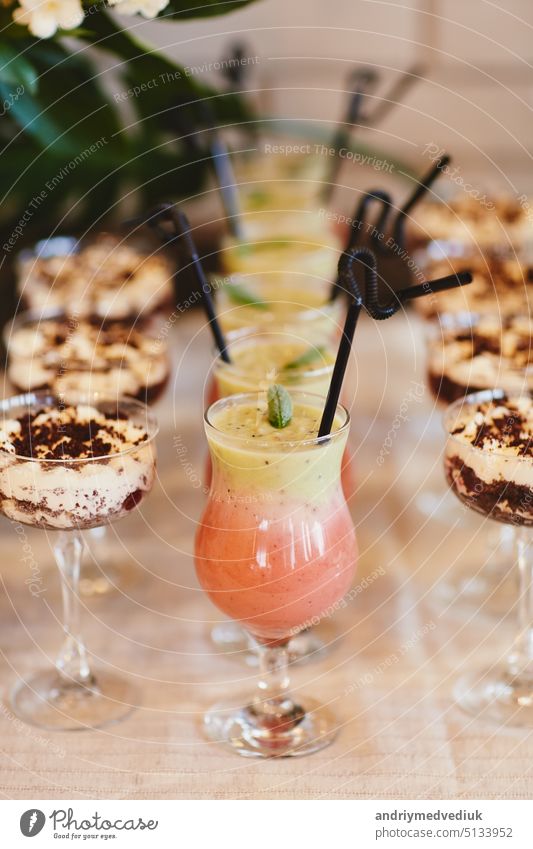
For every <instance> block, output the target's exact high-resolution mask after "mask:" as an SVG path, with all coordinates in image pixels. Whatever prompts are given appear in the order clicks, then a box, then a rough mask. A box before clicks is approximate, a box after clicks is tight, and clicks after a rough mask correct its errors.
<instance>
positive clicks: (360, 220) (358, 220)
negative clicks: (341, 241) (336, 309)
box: [329, 189, 392, 303]
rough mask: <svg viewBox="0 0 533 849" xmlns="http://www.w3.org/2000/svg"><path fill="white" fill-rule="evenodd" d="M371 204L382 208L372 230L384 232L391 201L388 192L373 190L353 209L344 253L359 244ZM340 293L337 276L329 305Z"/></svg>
mask: <svg viewBox="0 0 533 849" xmlns="http://www.w3.org/2000/svg"><path fill="white" fill-rule="evenodd" d="M373 203H379V204H380V205H381V206H382V210H381V213H380V215H379V218H378V219H377V221H376V224H375V227H374V230H375V231H376V233H382V232H384V230H385V224H386V221H387V218H388V215H389V212H390V209H391V204H392V199H391V196H390V195H389V194H388V192H382V191H381V190H380V189H375V190H374V191H371V192H366V194H364V195H363V197H362V198H361V199H360V200H359V201H358V203H357V206H356V207H355V212H354V214H353V217H352V223H351V225H350V234H349V236H348V243H347V245H346V248H345V249H344V250H345V253H346V252H347V251H350V250H352V249H353V248H356V247H357V245H358V244H359V241H360V239H361V236H362V234H363V230H364V227H365V226H366V224H367V213H368V210H369V208H370V206H371V205H372V204H373ZM341 292H342V285H341V282H340V278H339V276H338V275H337V278H336V279H335V280H334V281H333V283H332V284H331V291H330V296H329V300H330V303H331V302H333V301H335V300H336V298H338V296H339V295H340V293H341Z"/></svg>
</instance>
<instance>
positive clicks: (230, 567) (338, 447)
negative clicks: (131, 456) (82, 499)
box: [195, 392, 357, 757]
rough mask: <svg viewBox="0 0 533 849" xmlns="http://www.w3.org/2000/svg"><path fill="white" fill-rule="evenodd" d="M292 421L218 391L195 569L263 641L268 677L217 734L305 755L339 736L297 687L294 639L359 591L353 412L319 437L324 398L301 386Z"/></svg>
mask: <svg viewBox="0 0 533 849" xmlns="http://www.w3.org/2000/svg"><path fill="white" fill-rule="evenodd" d="M291 397H292V402H293V416H292V420H291V422H290V424H289V425H288V426H287V427H286V428H284V429H281V430H277V429H275V428H273V427H272V426H271V425H270V424H269V422H268V418H267V412H266V410H267V406H266V397H265V395H264V394H262V393H260V394H257V393H253V394H252V393H251V394H243V395H235V396H232V397H230V398H225V399H222V400H220V401H217V402H216V403H215V404H213V405H212V406H211V407H210V408H209V409H208V411H207V413H206V417H205V428H206V434H207V440H208V444H209V450H210V454H211V458H212V462H213V477H212V483H211V489H210V493H209V499H208V502H207V505H206V508H205V511H204V514H203V516H202V519H201V522H200V524H199V527H198V531H197V536H196V548H195V553H196V570H197V574H198V578H199V581H200V583H201V585H202V587H203V588H204V590H205V591H206V592H207V593H208V595H209V597H210V598H211V600H212V601H213V602H214V604H215V605H216V606H217V607H218V608H219V609H220V610H222V611H223V612H224V613H225V614H227V615H228V616H230V617H232V618H233V619H235V620H237V621H239V622H240V623H241V625H242V626H243V627H244V628H245V629H246V630H247V631H248V633H249V634H250V635H251V637H252V638H253V639H254V641H255V644H256V648H257V651H258V654H259V660H260V675H259V687H258V690H257V692H256V694H255V696H252V697H251V698H245V697H243V698H240V699H237V700H236V701H232V702H229V703H226V704H219V705H216V706H215V707H214V708H213V709H212V710H210V711H209V712H208V714H207V715H206V718H205V728H206V731H207V734H208V736H209V738H210V739H212V740H216V741H219V742H221V743H225V744H226V745H227V746H229V747H231V748H233V749H235V750H236V751H238V752H239V753H240V754H242V755H248V756H260V757H272V756H278V757H279V756H289V755H291V756H294V755H304V754H308V753H310V752H313V751H316V750H317V749H320V748H322V747H323V746H326V745H328V744H329V743H331V742H332V740H333V739H334V737H335V735H336V723H335V720H334V718H333V717H332V716H331V715H330V713H329V711H327V710H325V709H324V708H322V707H320V706H319V705H317V704H316V702H314V701H312V700H308V699H303V700H301V701H300V699H298V701H296V700H295V699H293V698H292V697H291V695H290V693H289V679H288V673H287V666H288V652H287V646H288V643H289V640H290V639H291V637H293V636H294V635H295V634H297V633H298V632H299V631H300V630H302V629H304V628H306V627H309V626H310V625H312V624H315V623H316V622H318V621H319V619H320V618H321V616H323V615H324V613H325V612H326V611H328V612H329V611H331V610H335V608H336V605H337V604H338V603H339V601H340V600H341V598H342V597H343V596H344V594H345V593H346V591H347V590H348V589H349V587H350V584H351V582H352V579H353V576H354V573H355V564H356V557H357V549H356V540H355V530H354V527H353V523H352V520H351V517H350V513H349V510H348V506H347V504H346V500H345V497H344V494H343V491H342V486H341V477H340V472H341V461H342V455H343V452H344V448H345V445H346V440H347V437H348V430H349V414H348V412H347V411H346V410H345V409H344V407H341V406H339V407H338V411H337V417H336V421H335V427H334V430H333V432H332V434H331V435H330V436H326V437H322V438H318V437H317V435H316V434H317V433H318V426H319V423H320V418H321V415H322V411H323V407H324V399H323V398H322V397H319V396H314V395H310V394H305V393H299V392H293V393H291Z"/></svg>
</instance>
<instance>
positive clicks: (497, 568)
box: [421, 314, 533, 616]
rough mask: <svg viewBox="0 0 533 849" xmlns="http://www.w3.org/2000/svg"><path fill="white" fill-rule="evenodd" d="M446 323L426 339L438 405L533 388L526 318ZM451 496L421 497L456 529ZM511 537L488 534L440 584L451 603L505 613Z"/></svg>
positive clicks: (502, 532) (499, 530)
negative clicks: (478, 550) (475, 553)
mask: <svg viewBox="0 0 533 849" xmlns="http://www.w3.org/2000/svg"><path fill="white" fill-rule="evenodd" d="M441 321H442V325H436V324H435V325H434V326H432V327H431V333H430V335H429V340H428V385H429V387H430V389H431V391H432V393H433V396H434V397H435V399H436V401H437V402H438V404H439V405H445V406H447V405H448V404H451V403H452V402H453V401H455V400H457V399H460V398H464V396H465V395H467V394H469V393H472V392H478V391H481V390H484V389H492V388H493V387H494V386H500V387H503V388H504V389H505V390H506V391H507V392H511V393H517V394H520V393H522V392H523V391H527V390H528V389H529V388H533V374H532V373H531V370H530V365H529V360H530V346H531V331H532V325H531V321H530V319H529V318H527V317H524V316H511V315H509V316H503V317H501V316H497V315H488V314H487V315H481V316H480V317H479V318H476V317H475V316H472V317H471V318H470V320H469V321H466V320H463V319H458V318H454V317H453V316H452V317H449V316H442V317H441ZM451 497H452V496H451V495H450V496H448V495H443V494H442V493H440V492H434V493H429V492H426V493H423V494H422V496H421V500H422V506H423V505H424V503H425V504H426V505H427V506H428V507H429V506H430V505H431V504H433V505H434V506H433V509H434V510H435V512H436V513H437V515H438V516H439V518H440V520H441V521H442V520H443V519H448V520H449V521H450V524H453V525H456V524H457V522H458V520H459V518H460V514H459V511H458V509H457V507H458V505H457V502H455V503H453V502H452V503H449V498H451ZM512 549H513V545H512V534H511V533H510V531H509V529H508V528H507V527H494V528H490V529H488V530H487V532H486V544H485V547H484V550H483V553H482V557H481V559H480V561H479V562H472V560H471V559H469V563H468V567H467V569H466V571H462V572H461V575H460V576H452V578H451V579H449V580H446V581H441V582H440V584H439V592H440V595H441V597H442V598H444V599H445V600H446V601H447V602H449V603H453V604H456V603H457V602H460V603H461V604H463V605H466V606H467V607H468V608H469V609H470V610H472V609H475V610H483V612H485V613H492V614H494V615H498V616H499V615H501V614H502V613H503V612H504V611H506V610H508V609H509V606H510V605H511V604H512V588H511V586H510V582H509V581H508V577H509V575H510V573H511V570H512V562H513V558H512Z"/></svg>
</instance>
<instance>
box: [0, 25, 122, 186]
mask: <svg viewBox="0 0 533 849" xmlns="http://www.w3.org/2000/svg"><path fill="white" fill-rule="evenodd" d="M26 56H27V58H28V60H29V61H31V63H32V65H33V66H34V67H35V69H36V72H37V74H38V79H39V86H38V91H37V93H36V94H32V93H31V92H29V91H25V93H24V94H23V95H22V96H21V97H20V98H18V99H17V100H16V101H15V102H14V103H13V105H12V107H11V108H10V111H9V117H10V118H11V119H12V120H13V121H15V122H16V124H17V125H18V127H19V128H20V129H21V130H22V131H23V132H24V133H25V134H26V136H30V137H32V138H33V139H35V141H37V142H38V144H39V145H40V146H41V147H43V148H47V147H50V146H53V147H54V152H55V153H56V154H57V155H63V156H65V157H67V156H68V158H69V160H70V158H74V157H76V155H78V154H80V153H81V152H83V151H84V150H85V149H86V148H87V147H88V146H90V144H91V143H92V142H95V141H96V140H97V139H98V138H101V137H105V139H106V145H107V146H109V145H111V146H112V147H118V146H120V147H121V148H123V144H122V140H121V138H120V137H119V136H118V135H117V133H118V130H119V128H120V124H119V121H118V115H117V112H116V109H115V107H114V104H113V103H112V102H111V101H110V100H109V99H108V97H107V95H106V94H104V92H103V91H102V89H101V88H100V86H99V85H98V83H97V77H96V75H95V73H94V69H93V67H92V66H91V65H90V64H89V63H88V62H86V61H84V60H83V59H82V58H81V57H80V56H79V55H76V54H71V53H69V52H68V51H67V50H66V49H65V48H63V47H62V45H60V44H58V43H56V42H42V41H36V42H34V43H33V44H32V45H31V46H30V48H29V50H28V52H27V54H26ZM0 86H1V88H0V93H1V94H2V96H3V97H5V96H6V88H5V85H4V84H3V83H2V84H0ZM16 143H17V142H15V144H16ZM6 152H7V149H5V150H4V151H3V152H2V155H4V154H5V153H6ZM69 160H67V161H69ZM44 176H45V177H48V175H47V174H46V175H44Z"/></svg>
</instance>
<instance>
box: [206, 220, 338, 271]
mask: <svg viewBox="0 0 533 849" xmlns="http://www.w3.org/2000/svg"><path fill="white" fill-rule="evenodd" d="M341 249H342V245H341V243H340V241H339V239H338V238H337V237H336V236H334V235H333V234H331V233H329V232H327V231H324V232H321V233H320V234H313V233H310V234H305V233H303V234H299V235H295V236H292V237H291V236H290V235H288V234H282V233H280V232H278V233H274V234H272V233H270V234H264V235H262V236H261V235H258V236H254V237H250V238H249V239H248V240H238V239H236V238H234V237H228V238H227V239H226V240H225V241H224V243H223V245H222V249H221V254H220V261H221V266H222V270H223V272H224V273H225V274H229V275H231V274H242V275H247V274H264V275H269V276H272V277H273V278H274V279H275V280H276V282H279V283H283V280H284V279H285V280H286V279H287V277H290V276H291V275H306V276H308V277H309V278H310V279H313V280H317V281H328V282H330V281H331V280H334V279H335V276H336V272H337V265H338V262H339V252H340V251H341Z"/></svg>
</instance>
